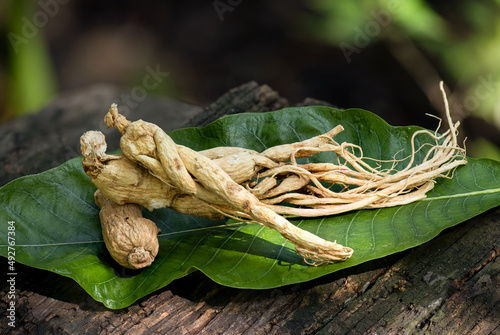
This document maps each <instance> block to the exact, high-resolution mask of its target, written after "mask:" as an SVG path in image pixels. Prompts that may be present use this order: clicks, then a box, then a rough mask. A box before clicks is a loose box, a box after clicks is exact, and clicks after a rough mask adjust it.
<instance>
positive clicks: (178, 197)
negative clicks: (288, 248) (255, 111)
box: [81, 84, 467, 265]
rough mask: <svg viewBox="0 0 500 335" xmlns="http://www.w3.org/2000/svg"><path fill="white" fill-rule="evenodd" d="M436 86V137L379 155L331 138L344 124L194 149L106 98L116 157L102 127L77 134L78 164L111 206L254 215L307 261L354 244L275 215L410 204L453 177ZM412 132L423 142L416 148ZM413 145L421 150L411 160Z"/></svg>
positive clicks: (344, 253) (455, 156) (460, 159)
mask: <svg viewBox="0 0 500 335" xmlns="http://www.w3.org/2000/svg"><path fill="white" fill-rule="evenodd" d="M441 90H442V92H443V99H444V101H445V109H446V116H447V121H448V125H449V128H450V129H449V130H448V131H447V132H445V133H444V134H442V135H439V134H437V132H434V133H433V132H431V131H428V130H419V131H416V132H415V133H414V134H413V135H412V138H411V142H410V146H411V152H410V154H409V155H408V156H407V157H404V158H403V159H396V157H394V159H393V160H391V161H380V160H376V159H373V158H369V157H364V155H363V151H362V148H361V147H359V146H357V145H355V144H352V143H341V144H339V143H337V142H336V141H334V140H333V137H335V136H336V135H337V134H339V133H340V132H342V131H343V130H344V128H343V127H342V126H341V125H338V126H336V127H334V128H333V129H332V130H330V131H329V132H327V133H325V134H323V135H319V136H316V137H313V138H310V139H307V140H304V141H302V142H297V143H291V144H284V145H279V146H275V147H272V148H268V149H267V150H265V151H263V152H262V153H258V152H256V151H253V150H249V149H244V148H234V147H218V148H213V149H208V150H204V151H200V152H196V151H194V150H192V149H190V148H187V147H185V146H182V145H178V144H176V143H175V142H174V141H173V140H172V139H171V138H170V137H169V136H168V135H167V134H166V133H165V132H164V131H163V130H162V129H161V128H160V127H158V126H157V125H155V124H152V123H148V122H145V121H142V120H139V121H135V122H131V121H128V120H127V119H126V118H125V117H124V116H122V115H120V114H119V113H118V109H117V106H116V104H113V105H112V106H111V108H110V110H109V112H108V114H107V115H106V117H105V122H106V124H107V125H108V127H110V128H112V127H114V128H116V129H118V130H119V131H120V132H121V134H122V137H121V140H120V146H121V148H122V150H123V155H106V153H105V151H106V143H105V141H104V135H102V134H101V133H99V132H87V133H85V134H84V135H83V136H82V138H81V144H82V153H83V154H84V159H83V165H84V169H85V172H86V173H87V174H88V175H89V176H90V177H91V179H92V181H93V182H94V184H95V185H96V186H97V187H98V188H99V190H100V191H101V192H102V193H103V194H104V195H105V196H106V197H108V198H109V199H111V200H112V201H113V202H115V203H117V204H126V203H135V204H139V205H142V206H144V207H146V208H147V209H149V210H153V209H156V208H161V207H170V208H172V209H174V210H177V211H179V212H181V213H186V214H190V215H196V216H203V217H208V218H211V219H218V218H221V217H223V216H228V217H232V218H237V219H241V220H246V221H254V222H257V223H259V224H262V225H264V226H267V227H269V228H272V229H275V230H277V231H278V232H279V233H281V234H282V235H283V236H284V237H285V238H286V239H288V240H289V241H290V242H292V243H293V244H294V245H295V247H296V250H297V252H298V253H299V254H300V255H302V256H303V257H304V259H305V261H306V262H308V263H310V264H314V265H319V264H322V263H331V262H336V261H343V260H345V259H347V258H349V257H350V256H351V255H352V253H353V250H352V249H351V248H349V247H345V246H342V245H339V244H337V243H336V242H330V241H326V240H324V239H322V238H320V237H318V236H316V235H314V234H312V233H310V232H307V231H304V230H302V229H300V228H298V227H296V226H294V225H293V224H291V223H290V222H289V221H288V220H287V219H286V218H285V217H283V216H282V215H290V216H299V217H318V216H327V215H335V214H339V213H345V212H348V211H352V210H358V209H364V208H383V207H390V206H396V205H403V204H408V203H411V202H414V201H417V200H420V199H423V198H424V197H425V196H426V194H427V192H428V191H429V190H431V189H432V188H433V187H434V183H435V180H436V178H438V177H451V176H452V174H453V171H454V169H455V168H456V167H457V166H459V165H463V164H466V163H467V160H466V158H465V150H464V149H462V148H460V147H459V146H458V143H457V133H458V131H457V129H458V126H459V123H458V122H457V123H453V122H452V120H451V117H450V111H449V107H448V102H447V99H446V94H445V93H444V89H443V86H442V84H441ZM419 136H427V137H428V139H430V141H426V142H425V144H424V145H422V146H420V147H419V146H417V144H416V143H417V137H419ZM321 152H331V153H334V154H335V156H336V159H335V160H336V162H323V163H305V164H299V163H298V161H297V159H298V158H307V157H310V156H313V155H315V154H318V153H321ZM417 153H418V154H420V155H421V156H423V159H421V160H420V161H419V162H418V164H417V163H416V162H415V161H416V159H415V157H416V155H417ZM403 163H404V164H405V165H404V166H403V167H401V165H402V164H403ZM381 166H386V168H381ZM387 166H389V167H388V168H387ZM396 166H397V168H396ZM339 186H340V187H339Z"/></svg>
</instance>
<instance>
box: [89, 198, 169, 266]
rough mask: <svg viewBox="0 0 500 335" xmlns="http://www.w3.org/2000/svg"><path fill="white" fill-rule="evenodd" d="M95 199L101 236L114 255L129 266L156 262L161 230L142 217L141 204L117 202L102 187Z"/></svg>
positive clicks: (117, 259)
mask: <svg viewBox="0 0 500 335" xmlns="http://www.w3.org/2000/svg"><path fill="white" fill-rule="evenodd" d="M94 197H95V202H96V204H97V205H98V206H99V208H100V209H101V211H100V212H99V217H100V219H101V226H102V235H103V238H104V244H105V245H106V248H107V249H108V251H109V253H110V254H111V257H113V259H114V260H115V261H116V262H117V263H118V264H120V265H121V266H124V267H126V268H129V269H142V268H144V267H146V266H149V265H151V263H153V261H154V259H155V257H156V255H157V254H158V247H159V246H158V237H157V235H158V233H159V232H160V229H158V227H156V225H155V224H154V222H153V221H151V220H148V219H145V218H143V217H142V209H141V206H139V205H136V204H125V205H118V204H116V203H114V202H113V201H111V200H109V199H108V198H106V197H105V196H104V195H103V194H102V193H101V192H100V191H99V190H97V191H96V193H95V196H94Z"/></svg>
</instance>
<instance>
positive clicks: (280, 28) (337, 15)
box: [0, 0, 500, 158]
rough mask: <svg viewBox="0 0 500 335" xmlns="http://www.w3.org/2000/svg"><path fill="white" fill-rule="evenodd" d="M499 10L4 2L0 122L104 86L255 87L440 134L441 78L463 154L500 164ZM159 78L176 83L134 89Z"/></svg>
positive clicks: (234, 0)
mask: <svg viewBox="0 0 500 335" xmlns="http://www.w3.org/2000/svg"><path fill="white" fill-rule="evenodd" d="M499 13H500V2H499V1H498V0H482V1H473V0H460V1H454V2H446V1H424V0H408V1H401V0H387V1H383V0H378V1H367V0H364V1H361V0H360V1H354V2H353V1H347V0H338V1H327V0H287V1H285V0H276V1H260V0H259V1H245V0H220V1H219V0H216V1H213V0H211V1H194V0H189V1H152V0H151V1H131V0H124V1H117V0H109V1H97V0H85V1H83V0H38V1H4V2H2V3H1V4H0V33H1V36H2V37H3V38H2V41H1V51H0V116H1V118H0V120H1V121H2V122H7V121H8V120H9V119H12V118H13V117H18V116H20V115H23V114H25V113H29V112H32V111H35V110H36V109H38V108H40V107H41V106H43V105H45V104H46V103H48V102H49V101H50V100H52V99H54V97H55V96H56V95H57V94H60V93H64V92H66V91H70V90H75V89H80V88H85V87H88V86H91V85H96V84H102V83H105V84H110V85H115V86H119V87H121V88H123V89H124V90H125V91H127V90H128V91H129V92H131V95H132V98H133V94H134V93H135V94H136V98H140V99H142V98H143V96H140V97H138V96H137V94H138V92H146V94H147V95H151V96H153V95H154V96H167V97H170V98H173V99H176V100H182V101H186V102H189V103H192V104H196V105H201V106H206V105H207V104H209V103H211V102H213V101H214V100H215V99H217V98H218V97H219V96H220V95H222V94H223V93H225V92H226V91H227V90H229V89H231V88H233V87H235V86H238V85H240V84H242V83H245V82H248V81H250V80H255V81H257V82H259V83H261V84H268V85H269V86H271V87H272V88H273V89H275V90H277V91H278V92H279V93H280V95H281V96H283V97H285V98H287V99H288V100H289V102H290V103H291V104H294V103H297V102H300V101H302V100H303V99H304V98H306V97H313V98H316V99H320V100H325V101H328V102H330V103H332V104H334V105H336V106H338V107H341V108H349V107H357V108H364V109H367V110H369V111H372V112H374V113H376V114H378V115H380V116H381V117H383V118H384V119H385V120H387V121H388V122H389V123H391V124H393V125H408V124H417V125H420V126H424V127H427V128H435V127H436V125H437V122H436V120H435V119H433V118H429V117H427V116H426V115H425V114H426V113H431V114H435V115H438V116H439V115H442V109H443V104H442V100H441V97H440V93H439V90H438V83H439V80H444V81H445V83H446V84H447V85H448V93H449V97H450V100H451V107H452V110H453V113H454V118H455V119H457V120H461V121H462V123H463V124H464V127H463V129H462V133H463V134H465V135H466V136H467V137H468V142H467V143H468V149H469V155H473V156H476V157H477V156H481V157H485V156H487V157H492V158H498V157H500V155H499V154H498V146H499V145H500V136H499V135H498V134H499V133H498V128H497V127H498V125H499V124H500V107H499V106H500V94H499V92H500V85H498V83H497V82H498V81H499V80H500V78H499V77H500V63H499V62H498V61H497V60H498V59H499V58H500V57H499V56H500V34H499V32H500V23H499V21H498V20H497V17H498V14H499ZM148 69H149V70H148ZM151 69H159V70H160V71H162V72H168V73H169V75H168V76H165V77H163V78H162V80H161V82H160V83H159V85H156V86H155V87H154V88H151V89H148V90H142V91H138V90H136V91H134V88H137V87H141V85H142V86H144V77H145V76H147V75H148V73H150V72H149V71H151Z"/></svg>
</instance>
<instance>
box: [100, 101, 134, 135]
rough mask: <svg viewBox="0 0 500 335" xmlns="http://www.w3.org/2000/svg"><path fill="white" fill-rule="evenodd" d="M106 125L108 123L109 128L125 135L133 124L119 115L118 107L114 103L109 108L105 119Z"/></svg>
mask: <svg viewBox="0 0 500 335" xmlns="http://www.w3.org/2000/svg"><path fill="white" fill-rule="evenodd" d="M104 123H106V125H107V126H108V128H116V129H118V130H119V131H120V133H121V134H122V135H123V134H124V133H125V130H126V129H127V127H128V126H129V125H130V123H131V122H130V121H129V120H127V119H126V118H125V116H123V115H121V114H120V113H118V105H117V104H115V103H113V104H111V107H110V108H109V112H108V113H107V114H106V116H105V117H104Z"/></svg>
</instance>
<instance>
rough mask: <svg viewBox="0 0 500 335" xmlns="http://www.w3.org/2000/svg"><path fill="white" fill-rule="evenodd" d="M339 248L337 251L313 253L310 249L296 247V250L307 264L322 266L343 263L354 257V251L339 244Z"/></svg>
mask: <svg viewBox="0 0 500 335" xmlns="http://www.w3.org/2000/svg"><path fill="white" fill-rule="evenodd" d="M337 246H338V247H337V248H335V249H328V250H321V249H319V250H317V251H315V252H311V250H310V249H309V250H308V249H304V248H301V247H295V250H297V253H298V254H299V255H300V256H302V257H303V258H304V262H306V263H307V264H309V265H314V266H320V265H322V264H332V263H337V262H343V261H345V260H347V259H349V258H350V257H351V256H352V254H353V252H354V250H352V249H351V248H349V247H344V246H342V245H340V244H337Z"/></svg>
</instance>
